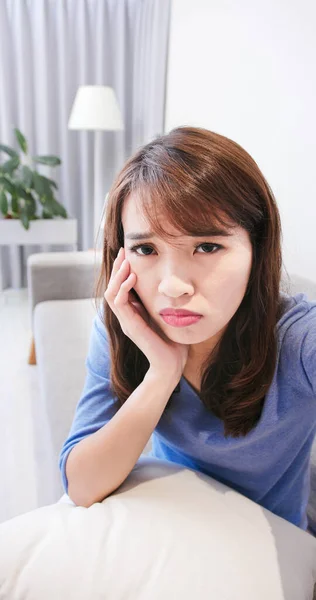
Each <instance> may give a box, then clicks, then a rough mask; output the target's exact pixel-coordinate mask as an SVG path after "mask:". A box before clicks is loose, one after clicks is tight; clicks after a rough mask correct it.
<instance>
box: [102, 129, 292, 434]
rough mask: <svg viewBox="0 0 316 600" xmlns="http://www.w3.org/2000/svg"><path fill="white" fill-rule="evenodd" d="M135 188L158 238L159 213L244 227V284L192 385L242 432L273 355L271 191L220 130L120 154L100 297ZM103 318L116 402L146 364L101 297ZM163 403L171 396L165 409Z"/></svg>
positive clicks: (277, 240) (277, 279)
mask: <svg viewBox="0 0 316 600" xmlns="http://www.w3.org/2000/svg"><path fill="white" fill-rule="evenodd" d="M135 191H137V196H138V198H140V202H141V207H142V209H143V214H144V215H145V217H146V219H147V221H148V223H149V225H150V228H151V230H152V231H154V232H155V233H156V234H157V235H160V236H161V237H162V238H166V237H170V236H169V235H168V236H166V232H165V231H164V228H163V224H162V222H161V221H159V217H158V215H161V214H163V215H165V217H166V222H167V223H171V224H172V225H173V226H174V227H175V228H176V229H177V230H178V231H181V232H183V234H184V235H193V234H194V233H195V232H197V231H201V225H202V226H203V225H207V224H210V223H211V222H212V223H213V224H214V223H216V224H217V225H222V226H224V227H226V228H227V227H230V226H231V223H232V222H233V223H235V224H236V225H239V226H240V227H243V228H244V229H245V230H246V231H247V232H248V233H249V236H250V240H251V244H252V250H253V261H252V267H251V273H250V277H249V282H248V286H247V290H246V293H245V295H244V298H243V300H242V302H241V304H240V306H239V308H238V310H237V311H236V313H235V314H234V316H233V317H232V319H231V320H230V322H229V323H228V326H227V327H226V330H225V331H224V334H223V336H222V338H221V339H220V341H219V342H218V344H217V346H216V347H215V349H214V350H213V352H212V354H211V355H210V356H209V357H208V359H207V360H206V361H205V362H204V364H203V365H202V370H201V374H202V379H201V391H200V393H199V397H200V399H201V402H202V403H203V405H204V406H205V408H206V409H207V410H208V411H211V412H212V413H213V414H214V415H216V416H217V417H218V418H219V419H221V420H222V421H223V424H224V435H225V437H227V436H228V435H230V436H232V437H239V436H245V435H246V434H247V433H248V432H250V431H251V429H253V427H255V425H256V423H257V422H258V421H259V419H260V415H261V412H262V408H263V403H264V398H265V395H266V393H267V391H268V389H269V387H270V385H271V382H272V379H273V375H274V370H275V365H276V358H277V338H276V330H275V326H276V323H277V321H278V319H279V318H280V316H281V314H282V298H281V296H280V288H281V268H282V255H281V222H280V215H279V211H278V208H277V205H276V201H275V198H274V195H273V193H272V191H271V189H270V187H269V185H268V183H267V181H266V180H265V178H264V176H263V175H262V173H261V171H260V169H259V168H258V165H257V164H256V162H255V161H254V160H253V158H252V157H251V156H250V155H249V154H248V153H247V152H246V151H245V150H244V149H243V148H242V147H241V146H239V144H237V143H236V142H234V141H232V140H230V139H229V138H227V137H224V136H222V135H219V134H217V133H214V132H211V131H208V130H206V129H202V128H196V127H178V128H176V129H173V130H172V131H170V132H169V133H168V134H166V135H162V136H160V137H158V138H156V139H154V140H153V141H152V142H150V143H149V144H147V145H145V146H144V147H142V148H141V149H139V150H138V151H137V152H136V153H135V154H134V155H133V156H132V157H131V158H130V159H129V160H128V161H127V163H126V164H125V166H124V167H123V168H122V170H121V171H120V173H119V174H118V175H117V177H116V179H115V181H114V183H113V185H112V188H111V190H110V192H109V196H108V201H107V207H106V215H105V226H104V241H103V260H102V266H101V272H100V276H99V279H98V282H97V285H96V290H95V295H96V300H97V304H98V299H99V300H100V299H102V298H103V294H104V292H105V290H106V288H107V285H108V282H109V279H110V274H111V271H112V266H113V262H114V260H115V258H116V255H117V253H118V250H119V248H120V247H121V246H124V232H123V226H122V221H121V215H122V209H123V204H124V201H125V199H126V198H127V196H128V195H129V194H130V193H131V192H135ZM135 293H136V292H135ZM100 318H101V319H102V320H103V323H104V325H105V327H106V330H107V334H108V340H109V349H110V357H111V375H110V377H111V386H112V390H113V392H114V394H115V395H116V397H117V398H118V400H119V403H120V405H122V404H123V403H124V402H125V400H126V399H127V398H128V397H129V396H130V395H131V393H132V392H133V391H134V390H135V388H136V387H138V385H140V383H141V382H142V381H143V379H144V376H145V374H146V372H147V370H148V368H149V363H148V360H147V358H146V357H145V355H144V354H143V353H142V352H141V351H140V350H139V348H138V347H137V346H136V345H135V344H134V343H133V342H132V341H131V340H130V339H129V338H128V337H127V336H125V334H124V333H123V332H122V330H121V327H120V324H119V321H118V319H117V317H116V316H115V314H114V313H113V311H112V310H111V309H110V308H109V306H108V304H107V302H106V301H105V300H103V314H102V313H101V312H100ZM214 357H215V359H214ZM176 389H177V388H176ZM175 391H176V390H175ZM170 403H172V395H171V397H170V399H169V402H168V405H167V406H166V409H167V407H168V406H170ZM166 409H165V410H166Z"/></svg>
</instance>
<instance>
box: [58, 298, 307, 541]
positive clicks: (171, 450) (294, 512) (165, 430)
mask: <svg viewBox="0 0 316 600" xmlns="http://www.w3.org/2000/svg"><path fill="white" fill-rule="evenodd" d="M281 295H282V297H283V298H284V302H285V310H284V312H283V314H282V317H281V318H280V320H279V321H278V323H277V325H276V329H277V335H278V354H277V362H276V367H275V373H274V377H273V381H272V383H271V386H270V388H269V391H268V393H267V394H266V397H265V402H264V406H263V410H262V414H261V417H260V419H259V421H258V423H257V425H256V426H255V427H254V429H252V430H251V431H250V432H249V433H248V434H247V435H246V436H245V437H239V438H231V437H228V438H225V437H224V435H223V430H224V428H223V422H222V421H221V420H220V419H218V418H217V417H216V416H214V415H213V414H212V413H211V412H209V411H207V409H206V408H205V407H204V405H203V404H202V402H201V400H200V398H199V396H198V394H197V393H196V392H195V390H194V389H193V388H192V387H191V385H190V384H189V383H188V381H187V380H186V379H185V378H184V377H183V376H182V377H181V379H180V391H179V392H177V393H174V394H173V397H172V402H171V404H170V406H169V407H168V410H166V411H164V412H163V413H162V416H161V418H160V420H159V422H158V424H157V426H156V428H155V430H154V432H153V435H152V452H151V455H152V456H154V457H157V458H162V459H164V460H169V461H172V462H176V463H179V464H181V465H185V466H187V467H189V468H191V469H195V470H197V471H201V472H203V473H206V474H207V475H210V476H211V477H214V478H215V479H216V480H218V481H220V482H221V483H224V484H226V485H228V486H229V487H231V488H233V489H235V490H236V491H238V492H240V493H241V494H243V495H244V496H247V497H248V498H250V499H251V500H253V501H254V502H257V503H258V504H260V505H262V506H264V507H265V508H267V509H269V510H270V511H272V512H273V513H275V514H277V515H279V516H280V517H283V518H284V519H286V520H288V521H290V522H291V523H293V524H294V525H297V526H298V527H301V528H302V529H306V528H307V515H306V508H307V504H308V497H309V492H310V468H309V459H310V453H311V446H312V443H313V440H314V436H315V433H316V301H315V302H311V301H309V300H308V299H307V297H306V295H305V294H296V295H295V296H288V295H286V294H284V293H283V292H281ZM109 363H110V357H109V347H108V341H107V332H106V329H105V327H104V325H103V323H102V321H101V320H100V318H99V317H98V316H96V317H95V319H94V323H93V328H92V333H91V338H90V347H89V352H88V356H87V359H86V369H87V374H86V380H85V385H84V389H83V392H82V395H81V398H80V400H79V402H78V405H77V408H76V412H75V415H74V419H73V423H72V426H71V429H70V432H69V436H68V438H67V440H66V441H65V443H64V445H63V448H62V450H61V454H60V460H59V468H60V470H61V474H62V481H63V485H64V488H65V491H66V493H67V492H68V482H67V477H66V460H67V457H68V455H69V452H70V451H71V449H72V448H73V447H74V446H75V445H76V444H77V443H78V442H79V441H80V440H82V439H83V438H85V437H86V436H88V435H90V434H92V433H94V432H96V431H97V430H98V429H100V427H102V426H103V425H104V424H105V423H106V422H107V421H109V420H110V419H111V418H112V417H113V415H114V414H115V413H116V412H117V411H118V410H119V408H120V405H119V403H118V400H117V398H116V396H115V395H114V394H113V393H112V392H111V390H110V381H109V374H110V364H109Z"/></svg>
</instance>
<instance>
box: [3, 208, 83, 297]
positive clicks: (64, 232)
mask: <svg viewBox="0 0 316 600" xmlns="http://www.w3.org/2000/svg"><path fill="white" fill-rule="evenodd" d="M77 243H78V227H77V219H63V218H55V219H37V220H36V221H31V223H30V228H29V229H28V230H26V229H24V227H23V225H22V224H21V223H20V221H19V220H18V219H0V291H2V290H3V271H2V246H9V247H10V253H11V260H13V262H14V264H15V268H16V272H19V269H20V263H19V256H18V252H17V250H18V246H27V245H33V244H39V245H47V244H53V245H69V246H71V248H70V249H71V250H77V249H78V245H77Z"/></svg>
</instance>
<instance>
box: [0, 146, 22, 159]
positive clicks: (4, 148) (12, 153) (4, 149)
mask: <svg viewBox="0 0 316 600" xmlns="http://www.w3.org/2000/svg"><path fill="white" fill-rule="evenodd" d="M0 150H2V152H5V153H6V154H9V156H12V158H16V157H17V158H18V157H19V155H18V153H17V152H16V151H15V150H13V148H10V147H9V146H6V145H5V144H0Z"/></svg>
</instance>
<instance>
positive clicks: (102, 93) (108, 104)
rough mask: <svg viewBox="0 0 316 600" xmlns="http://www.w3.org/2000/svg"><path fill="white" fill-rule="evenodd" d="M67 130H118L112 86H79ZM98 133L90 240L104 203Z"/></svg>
mask: <svg viewBox="0 0 316 600" xmlns="http://www.w3.org/2000/svg"><path fill="white" fill-rule="evenodd" d="M68 129H81V130H90V131H96V132H101V131H121V130H123V129H124V124H123V119H122V115H121V112H120V109H119V106H118V102H117V100H116V96H115V93H114V90H113V88H111V87H108V86H104V85H86V86H84V85H82V86H80V87H79V88H78V90H77V94H76V97H75V100H74V103H73V106H72V109H71V114H70V117H69V122H68ZM100 135H101V134H99V135H98V133H96V134H95V136H94V240H95V239H96V235H97V233H98V230H99V227H100V221H101V216H102V214H103V210H104V204H105V198H106V196H105V190H104V189H103V185H102V182H101V176H100V174H101V172H102V168H103V165H102V157H101V137H100Z"/></svg>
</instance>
